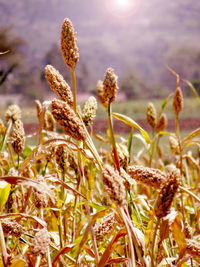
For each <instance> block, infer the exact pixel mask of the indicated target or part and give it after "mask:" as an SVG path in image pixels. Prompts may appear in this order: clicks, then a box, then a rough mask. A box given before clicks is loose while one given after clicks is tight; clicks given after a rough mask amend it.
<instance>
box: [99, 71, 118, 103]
mask: <svg viewBox="0 0 200 267" xmlns="http://www.w3.org/2000/svg"><path fill="white" fill-rule="evenodd" d="M117 80H118V77H117V75H115V73H114V70H113V69H112V68H108V69H107V70H106V74H105V76H104V81H103V99H105V103H112V102H114V101H115V97H116V93H117V90H118V89H119V87H118V85H117Z"/></svg>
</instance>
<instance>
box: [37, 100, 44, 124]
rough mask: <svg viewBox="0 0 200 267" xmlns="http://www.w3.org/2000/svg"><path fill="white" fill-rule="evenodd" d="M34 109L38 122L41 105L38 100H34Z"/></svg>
mask: <svg viewBox="0 0 200 267" xmlns="http://www.w3.org/2000/svg"><path fill="white" fill-rule="evenodd" d="M35 107H36V114H37V118H38V120H39V121H40V116H41V113H42V104H41V102H40V101H39V100H35Z"/></svg>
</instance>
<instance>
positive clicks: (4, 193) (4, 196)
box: [0, 181, 11, 209]
mask: <svg viewBox="0 0 200 267" xmlns="http://www.w3.org/2000/svg"><path fill="white" fill-rule="evenodd" d="M10 187H11V185H10V184H8V183H7V182H4V181H0V209H2V208H3V206H4V205H5V204H6V202H7V200H8V196H9V194H10Z"/></svg>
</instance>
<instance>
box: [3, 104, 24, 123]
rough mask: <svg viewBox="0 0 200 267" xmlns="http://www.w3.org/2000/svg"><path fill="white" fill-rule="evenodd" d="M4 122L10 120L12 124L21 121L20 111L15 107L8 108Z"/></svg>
mask: <svg viewBox="0 0 200 267" xmlns="http://www.w3.org/2000/svg"><path fill="white" fill-rule="evenodd" d="M5 117H6V121H7V122H8V121H9V119H11V120H12V121H13V122H15V121H16V120H20V119H21V109H20V108H19V106H17V105H11V106H9V107H8V109H7V110H6V113H5Z"/></svg>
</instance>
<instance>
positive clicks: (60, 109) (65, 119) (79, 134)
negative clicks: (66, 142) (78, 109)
mask: <svg viewBox="0 0 200 267" xmlns="http://www.w3.org/2000/svg"><path fill="white" fill-rule="evenodd" d="M52 114H53V116H54V118H55V120H56V121H57V122H58V123H59V124H60V126H62V128H63V129H64V131H65V132H66V133H67V134H69V135H71V136H72V137H73V138H74V139H76V140H83V141H85V140H86V138H87V135H86V132H85V128H84V125H83V123H82V122H81V120H80V119H79V118H78V117H77V115H76V114H75V113H74V111H73V110H72V109H71V107H70V106H69V105H68V104H67V103H66V102H64V101H62V100H59V99H53V101H52Z"/></svg>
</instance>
